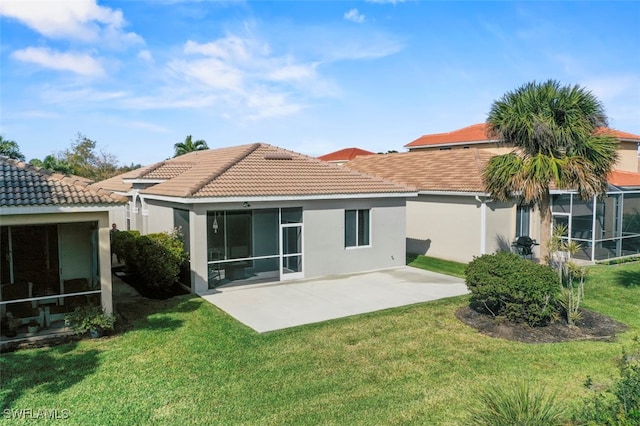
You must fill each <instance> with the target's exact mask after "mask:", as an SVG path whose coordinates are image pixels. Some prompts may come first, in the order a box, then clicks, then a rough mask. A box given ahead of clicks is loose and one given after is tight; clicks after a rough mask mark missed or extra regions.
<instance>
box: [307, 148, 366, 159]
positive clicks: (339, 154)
mask: <svg viewBox="0 0 640 426" xmlns="http://www.w3.org/2000/svg"><path fill="white" fill-rule="evenodd" d="M374 154H375V152H371V151H367V150H364V149H360V148H344V149H341V150H338V151H334V152H330V153H329V154H325V155H321V156H320V157H318V159H319V160H322V161H350V160H353V159H354V158H356V157H357V156H359V155H374Z"/></svg>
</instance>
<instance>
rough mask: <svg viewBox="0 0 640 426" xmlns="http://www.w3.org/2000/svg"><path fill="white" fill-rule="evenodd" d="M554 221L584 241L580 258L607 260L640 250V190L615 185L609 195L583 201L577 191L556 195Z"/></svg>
mask: <svg viewBox="0 0 640 426" xmlns="http://www.w3.org/2000/svg"><path fill="white" fill-rule="evenodd" d="M552 215H553V224H554V226H556V225H564V227H566V230H567V232H566V234H565V235H564V238H565V239H567V240H571V241H575V242H577V243H579V244H580V251H579V252H578V253H576V254H575V255H574V257H575V258H577V259H585V260H590V261H597V260H606V259H612V258H617V257H623V256H630V255H635V254H638V253H640V190H639V189H633V190H625V189H623V188H618V187H615V186H613V185H610V186H609V191H608V192H607V194H606V196H605V197H594V198H592V199H590V200H582V199H581V198H580V197H579V195H578V194H577V193H575V192H561V191H557V192H556V193H554V194H553V195H552Z"/></svg>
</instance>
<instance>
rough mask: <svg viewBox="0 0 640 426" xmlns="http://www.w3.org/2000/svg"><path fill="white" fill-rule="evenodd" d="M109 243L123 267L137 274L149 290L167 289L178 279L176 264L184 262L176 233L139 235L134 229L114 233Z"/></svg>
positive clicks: (184, 256) (183, 253)
mask: <svg viewBox="0 0 640 426" xmlns="http://www.w3.org/2000/svg"><path fill="white" fill-rule="evenodd" d="M113 244H114V251H115V253H116V254H117V255H118V256H119V257H120V258H122V259H124V261H125V265H126V267H127V270H129V271H130V272H132V273H137V274H138V275H139V276H140V279H141V280H142V282H143V283H144V285H145V286H146V287H148V288H150V289H156V290H160V291H164V290H168V289H169V288H170V287H171V286H172V285H173V284H175V283H176V282H178V276H179V274H180V267H181V266H182V265H183V264H184V263H185V262H186V261H187V254H186V252H185V250H184V244H183V242H182V238H181V236H180V234H179V233H177V232H171V233H167V232H160V233H155V234H148V235H140V233H139V232H138V231H121V232H117V233H116V234H115V235H114V237H113Z"/></svg>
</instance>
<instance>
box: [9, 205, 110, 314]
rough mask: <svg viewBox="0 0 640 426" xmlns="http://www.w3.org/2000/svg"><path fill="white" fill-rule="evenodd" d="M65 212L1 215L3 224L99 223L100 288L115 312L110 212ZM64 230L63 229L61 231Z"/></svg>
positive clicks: (103, 300)
mask: <svg viewBox="0 0 640 426" xmlns="http://www.w3.org/2000/svg"><path fill="white" fill-rule="evenodd" d="M79 210H80V211H78V212H65V213H45V214H37V213H33V214H16V215H4V214H3V215H2V216H0V224H1V225H2V226H16V225H44V224H68V223H74V222H97V223H98V246H99V256H98V257H99V273H100V277H99V280H100V290H101V291H102V306H103V308H104V309H105V311H106V312H108V313H112V312H113V299H112V283H111V247H110V243H109V228H110V224H109V212H108V211H107V209H106V208H105V210H104V211H99V212H90V211H84V212H83V211H82V209H79ZM61 232H62V231H61Z"/></svg>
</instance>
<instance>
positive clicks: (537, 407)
mask: <svg viewBox="0 0 640 426" xmlns="http://www.w3.org/2000/svg"><path fill="white" fill-rule="evenodd" d="M479 399H480V406H477V407H475V408H472V409H471V410H470V413H469V424H473V425H477V426H553V425H562V424H565V423H566V419H565V411H564V409H563V408H562V407H561V406H559V405H558V404H557V403H556V402H555V401H556V395H555V394H551V395H548V394H546V393H545V391H544V389H542V388H541V389H536V388H533V387H532V386H531V385H530V384H528V383H525V382H520V383H518V384H516V385H508V386H507V385H505V386H501V387H498V386H496V387H494V388H489V389H486V390H485V391H484V392H483V393H481V394H480V397H479Z"/></svg>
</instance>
